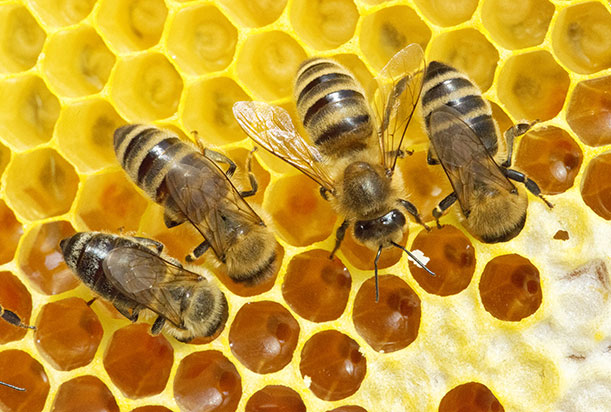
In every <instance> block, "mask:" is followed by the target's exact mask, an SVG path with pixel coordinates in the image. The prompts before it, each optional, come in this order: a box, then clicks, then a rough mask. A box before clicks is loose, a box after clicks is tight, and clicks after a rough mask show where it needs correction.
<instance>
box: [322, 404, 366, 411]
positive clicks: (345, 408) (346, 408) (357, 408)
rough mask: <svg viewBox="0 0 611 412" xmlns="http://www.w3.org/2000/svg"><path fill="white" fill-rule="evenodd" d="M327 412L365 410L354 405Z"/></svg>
mask: <svg viewBox="0 0 611 412" xmlns="http://www.w3.org/2000/svg"><path fill="white" fill-rule="evenodd" d="M327 412H367V409H365V408H363V407H361V406H356V405H346V406H340V407H339V408H335V409H332V410H329V411H327Z"/></svg>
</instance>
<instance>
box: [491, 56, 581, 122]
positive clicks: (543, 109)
mask: <svg viewBox="0 0 611 412" xmlns="http://www.w3.org/2000/svg"><path fill="white" fill-rule="evenodd" d="M533 67H536V68H537V70H533ZM569 83H570V80H569V75H568V73H567V72H566V71H564V69H563V68H562V67H561V66H560V65H558V63H556V61H555V60H554V57H553V56H552V55H551V54H550V53H549V52H547V51H545V50H539V51H534V52H530V53H526V54H521V55H518V56H513V57H511V58H510V59H509V60H507V62H506V63H505V65H504V66H503V68H502V69H501V73H500V75H499V78H498V81H497V84H498V86H497V94H498V96H499V99H500V100H501V102H502V103H503V104H504V106H505V107H506V108H507V109H508V111H509V112H510V113H511V114H512V115H513V116H514V117H515V118H517V119H526V120H536V119H538V120H540V121H545V120H549V119H551V118H553V117H555V116H556V115H557V114H558V113H560V110H561V109H562V106H563V105H564V100H565V98H566V94H567V91H568V88H569Z"/></svg>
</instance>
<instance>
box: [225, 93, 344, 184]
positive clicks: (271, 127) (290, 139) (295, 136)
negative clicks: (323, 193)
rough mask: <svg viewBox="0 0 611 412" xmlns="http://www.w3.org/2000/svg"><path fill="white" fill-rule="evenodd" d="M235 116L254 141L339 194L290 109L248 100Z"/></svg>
mask: <svg viewBox="0 0 611 412" xmlns="http://www.w3.org/2000/svg"><path fill="white" fill-rule="evenodd" d="M233 114H234V116H235V118H236V120H237V121H238V123H239V124H240V126H241V127H242V129H244V131H245V132H246V134H248V136H249V137H250V138H251V139H252V140H254V141H255V142H256V143H258V144H260V145H261V146H263V147H264V148H265V149H267V150H268V151H270V152H271V153H272V154H274V155H276V156H278V157H279V158H280V159H282V160H284V161H285V162H287V163H289V164H291V165H293V166H294V167H296V168H297V169H299V170H300V171H301V172H302V173H303V174H305V175H306V176H308V177H310V178H311V179H313V180H314V181H315V182H316V183H318V184H319V185H320V186H322V187H324V188H325V189H327V190H329V191H331V192H335V189H334V187H335V185H334V183H333V179H332V178H331V176H330V175H329V173H328V171H327V169H326V168H325V167H324V165H323V163H322V160H323V158H322V155H321V154H320V152H319V151H318V149H317V148H316V147H314V146H311V145H309V144H308V143H307V142H306V141H305V140H304V139H303V137H301V136H300V135H299V132H297V130H296V129H295V126H294V125H293V121H292V120H291V116H290V115H289V114H288V112H287V111H286V110H284V109H283V108H281V107H278V106H272V105H269V104H267V103H263V102H248V101H246V102H236V103H235V104H234V105H233Z"/></svg>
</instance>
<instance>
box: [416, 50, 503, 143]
mask: <svg viewBox="0 0 611 412" xmlns="http://www.w3.org/2000/svg"><path fill="white" fill-rule="evenodd" d="M443 105H446V106H450V107H452V108H453V109H455V110H456V111H457V112H459V113H460V114H461V115H462V116H461V119H462V121H464V122H465V123H466V124H467V125H469V127H470V128H471V129H473V131H474V132H475V134H476V135H477V136H479V137H480V139H482V142H483V143H484V146H485V147H486V149H487V150H488V152H489V153H490V154H491V155H494V154H495V153H496V151H497V137H498V136H499V131H498V126H497V124H496V122H495V121H494V119H493V118H492V109H491V108H490V104H489V103H488V102H487V101H486V100H485V99H484V98H483V97H482V94H481V91H480V90H479V88H478V87H477V86H476V85H475V84H473V82H471V80H470V79H469V78H468V77H467V76H466V75H465V74H464V73H462V72H460V71H458V70H456V69H455V68H453V67H451V66H448V65H446V64H444V63H440V62H437V61H432V62H430V63H429V65H428V67H427V70H426V75H425V77H424V84H423V87H422V114H423V116H424V121H425V124H426V126H427V128H428V127H429V122H430V116H431V113H432V112H433V111H435V110H436V109H438V108H440V107H441V106H443Z"/></svg>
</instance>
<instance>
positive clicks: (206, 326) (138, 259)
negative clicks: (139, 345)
mask: <svg viewBox="0 0 611 412" xmlns="http://www.w3.org/2000/svg"><path fill="white" fill-rule="evenodd" d="M60 247H61V249H62V253H63V255H64V260H65V261H66V264H67V265H68V267H69V268H70V269H71V270H72V271H73V272H74V273H75V274H76V276H78V277H79V278H80V279H81V281H82V282H83V283H84V284H85V285H87V286H88V287H89V288H90V289H91V290H93V291H94V292H95V293H97V294H98V295H100V296H101V297H103V298H105V299H106V300H108V301H109V302H111V303H112V304H113V305H114V307H115V308H116V309H117V310H118V311H119V312H120V313H121V314H122V315H123V316H125V317H126V318H127V319H129V320H130V321H132V322H136V321H137V320H138V317H139V314H140V312H141V311H142V310H145V309H146V310H149V311H151V312H153V313H154V314H156V315H157V317H156V319H155V322H154V323H153V325H152V327H151V333H152V334H153V335H157V334H159V333H160V332H161V331H162V329H165V330H166V331H167V332H168V333H169V334H170V335H172V336H174V337H175V338H176V339H177V340H179V341H181V342H189V341H190V340H192V339H193V338H196V337H201V336H212V335H213V334H214V333H215V332H216V331H217V330H218V329H219V328H221V327H222V326H223V325H224V324H225V321H226V320H227V314H228V311H227V300H226V299H225V295H223V293H222V292H221V291H220V290H219V288H218V287H217V286H215V285H213V284H211V283H209V282H208V281H207V280H206V278H205V277H204V276H202V275H200V274H198V273H195V272H193V271H192V270H188V269H185V268H184V267H182V265H181V264H180V262H178V261H177V260H176V259H173V258H171V257H169V256H167V255H165V253H163V247H164V246H163V244H162V243H159V242H157V241H155V240H152V239H147V238H141V237H134V236H118V235H112V234H108V233H101V232H79V233H76V234H75V235H73V236H71V237H69V238H66V239H63V240H62V241H61V242H60Z"/></svg>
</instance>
